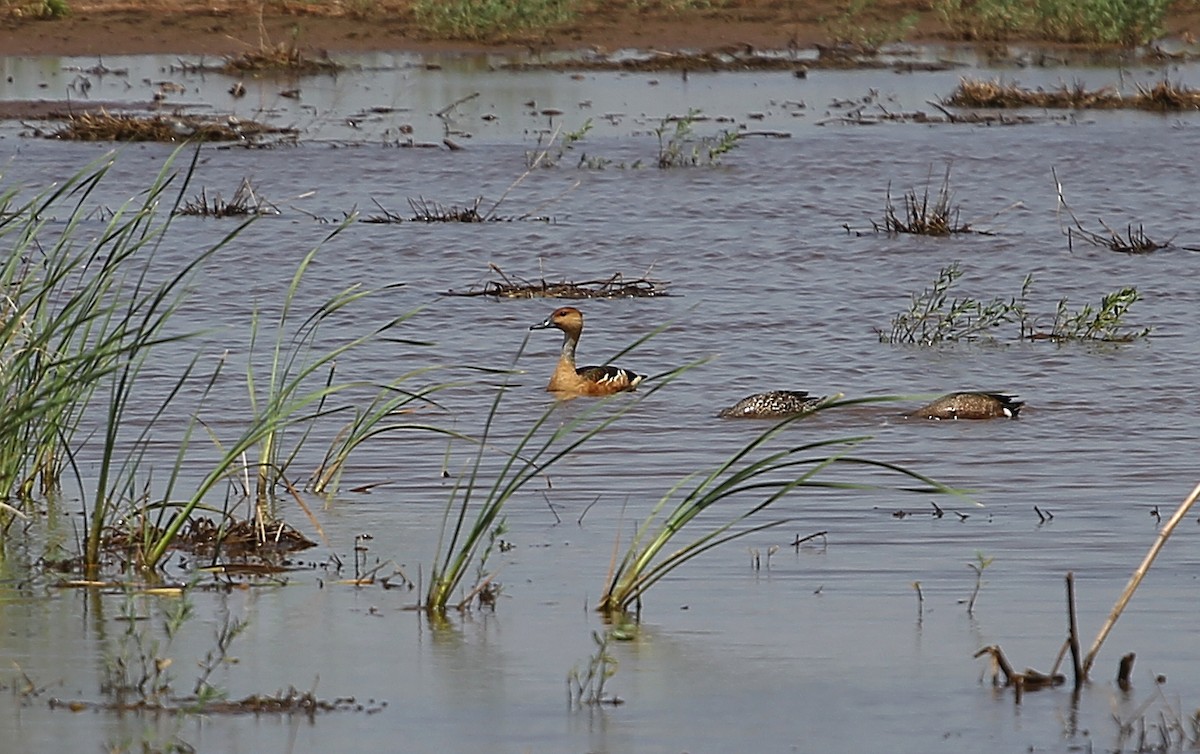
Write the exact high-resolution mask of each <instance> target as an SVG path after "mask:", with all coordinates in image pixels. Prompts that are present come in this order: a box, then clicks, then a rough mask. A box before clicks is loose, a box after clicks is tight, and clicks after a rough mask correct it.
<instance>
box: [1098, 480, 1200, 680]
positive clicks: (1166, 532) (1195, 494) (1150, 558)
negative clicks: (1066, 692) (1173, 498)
mask: <svg viewBox="0 0 1200 754" xmlns="http://www.w3.org/2000/svg"><path fill="white" fill-rule="evenodd" d="M1197 498H1200V484H1197V485H1196V486H1195V487H1194V488H1193V489H1192V492H1191V494H1189V495H1188V496H1187V497H1186V498H1185V499H1184V501H1183V502H1182V503H1180V504H1179V507H1178V508H1177V509H1176V510H1175V514H1174V515H1173V516H1171V518H1170V520H1169V521H1167V523H1166V524H1165V525H1164V526H1163V528H1162V530H1161V531H1159V533H1158V538H1157V539H1155V540H1154V544H1153V545H1151V546H1150V551H1149V552H1147V553H1146V557H1145V558H1143V559H1142V564H1141V565H1139V566H1138V568H1137V570H1136V571H1134V572H1133V576H1131V577H1130V579H1129V583H1128V584H1127V585H1126V586H1125V591H1123V592H1121V596H1120V597H1118V598H1117V603H1116V604H1115V605H1113V609H1112V612H1111V613H1110V614H1109V616H1108V620H1106V621H1105V622H1104V625H1103V626H1101V627H1100V633H1099V634H1097V635H1096V640H1095V641H1094V642H1092V648H1091V649H1089V650H1088V653H1087V656H1086V657H1085V658H1084V660H1083V673H1084V676H1086V675H1087V674H1088V672H1089V671H1090V670H1091V669H1092V663H1094V662H1095V661H1096V655H1097V654H1098V653H1099V652H1100V647H1101V645H1103V644H1104V640H1105V639H1107V638H1108V634H1109V632H1110V631H1112V627H1113V626H1114V625H1115V624H1116V622H1117V619H1118V618H1120V617H1121V613H1123V612H1124V611H1125V606H1126V605H1128V604H1129V600H1131V599H1133V593H1134V592H1135V591H1137V588H1138V585H1139V584H1141V583H1142V579H1143V578H1145V577H1146V573H1147V572H1148V571H1149V570H1150V566H1151V565H1153V564H1154V559H1155V558H1157V557H1158V553H1159V552H1160V551H1161V550H1162V548H1163V545H1165V544H1166V543H1167V539H1169V538H1170V536H1171V533H1172V532H1174V531H1175V527H1176V526H1178V525H1179V522H1180V521H1182V520H1183V517H1184V516H1186V515H1187V513H1188V511H1189V510H1191V508H1192V504H1193V503H1195V502H1196V499H1197Z"/></svg>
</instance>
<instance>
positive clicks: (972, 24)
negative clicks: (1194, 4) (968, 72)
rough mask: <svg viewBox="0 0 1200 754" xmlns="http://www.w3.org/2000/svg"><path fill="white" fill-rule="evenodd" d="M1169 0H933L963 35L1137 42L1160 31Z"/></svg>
mask: <svg viewBox="0 0 1200 754" xmlns="http://www.w3.org/2000/svg"><path fill="white" fill-rule="evenodd" d="M1169 6H1170V0H1037V2H1033V3H1030V2H1027V1H1026V0H935V2H934V4H933V7H934V10H935V12H936V13H937V15H938V17H939V18H940V19H941V20H942V22H943V23H945V24H946V26H947V27H948V28H949V29H950V31H951V33H952V34H954V35H955V36H957V37H960V38H962V39H967V40H991V41H1006V40H1012V39H1021V40H1043V41H1047V42H1068V43H1083V44H1097V45H1120V46H1123V47H1137V46H1139V45H1144V44H1146V43H1148V42H1151V41H1153V40H1155V39H1157V38H1158V37H1160V36H1161V35H1162V33H1163V19H1164V17H1165V16H1166V12H1167V9H1168V7H1169Z"/></svg>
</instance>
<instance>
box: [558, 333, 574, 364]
mask: <svg viewBox="0 0 1200 754" xmlns="http://www.w3.org/2000/svg"><path fill="white" fill-rule="evenodd" d="M577 345H579V333H571V332H567V331H566V330H564V331H563V344H562V355H560V356H559V357H558V360H559V362H560V363H565V364H569V365H570V366H571V368H572V369H574V368H575V346H577Z"/></svg>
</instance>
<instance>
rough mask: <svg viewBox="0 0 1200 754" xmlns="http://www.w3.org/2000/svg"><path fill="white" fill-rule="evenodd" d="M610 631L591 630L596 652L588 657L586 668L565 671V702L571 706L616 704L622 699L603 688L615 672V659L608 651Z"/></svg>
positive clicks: (621, 701)
mask: <svg viewBox="0 0 1200 754" xmlns="http://www.w3.org/2000/svg"><path fill="white" fill-rule="evenodd" d="M611 636H612V635H611V633H609V632H605V633H603V634H602V633H600V632H599V631H593V632H592V641H594V642H595V643H596V652H595V654H593V655H592V656H591V657H590V658H588V664H587V668H586V669H585V670H583V671H580V670H579V668H578V667H575V668H571V672H570V673H567V704H569V705H570V706H571V707H573V708H582V707H594V706H596V705H600V704H611V705H614V706H616V705H618V704H623V703H624V702H623V700H622V699H621V698H620V697H618V696H612V695H610V694H609V693H608V692H607V691H606V690H605V688H604V687H605V684H607V683H608V679H609V678H612V677H613V676H614V675H616V673H617V660H616V658H615V657H613V656H612V655H611V654H609V652H608V642H609V640H610V639H611Z"/></svg>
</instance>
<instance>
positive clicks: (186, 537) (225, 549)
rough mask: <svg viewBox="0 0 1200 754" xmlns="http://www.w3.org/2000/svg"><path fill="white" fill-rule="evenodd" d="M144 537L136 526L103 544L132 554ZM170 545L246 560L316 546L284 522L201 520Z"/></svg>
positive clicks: (115, 532)
mask: <svg viewBox="0 0 1200 754" xmlns="http://www.w3.org/2000/svg"><path fill="white" fill-rule="evenodd" d="M157 536H158V535H157V534H155V537H157ZM145 537H146V532H145V531H144V530H143V529H142V528H141V527H140V526H135V527H133V528H131V529H129V530H125V531H122V530H111V531H110V532H109V536H108V537H107V540H106V543H107V545H108V547H109V548H110V549H116V550H132V549H136V548H137V547H140V546H141V545H142V543H143V541H144V539H145ZM171 545H172V547H173V548H174V549H177V550H181V551H184V552H191V553H194V554H196V555H211V554H213V553H215V552H217V551H218V550H219V551H220V552H221V553H222V554H223V555H225V556H228V557H246V556H251V555H263V554H279V553H288V552H295V551H297V550H307V549H308V548H310V547H316V546H317V543H316V542H314V541H312V540H311V539H309V538H308V537H306V536H304V535H303V534H301V533H300V532H299V531H297V530H296V529H295V528H294V527H293V526H291V525H290V524H287V523H284V522H283V521H271V522H256V521H251V520H242V521H232V522H228V523H225V524H218V523H217V522H215V521H213V520H212V519H211V518H208V517H203V516H201V517H195V518H191V519H189V520H188V523H187V525H185V526H184V527H183V528H182V529H181V530H180V531H179V534H178V536H176V538H175V539H174V540H173V541H172V543H171Z"/></svg>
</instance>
